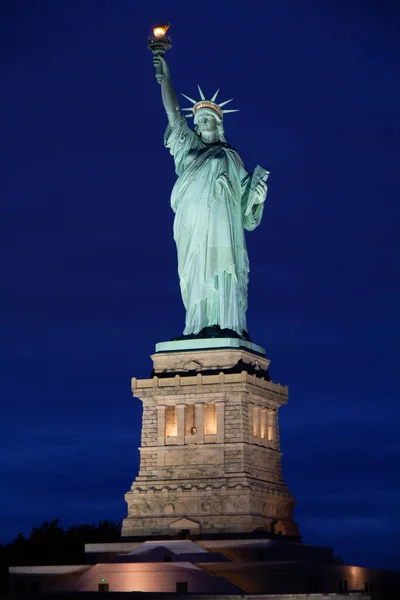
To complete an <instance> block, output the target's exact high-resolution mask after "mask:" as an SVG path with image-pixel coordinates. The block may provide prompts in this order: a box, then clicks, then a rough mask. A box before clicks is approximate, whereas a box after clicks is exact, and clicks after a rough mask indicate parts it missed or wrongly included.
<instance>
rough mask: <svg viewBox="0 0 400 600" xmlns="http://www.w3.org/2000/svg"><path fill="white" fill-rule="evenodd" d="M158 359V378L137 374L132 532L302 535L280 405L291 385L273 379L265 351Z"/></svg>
mask: <svg viewBox="0 0 400 600" xmlns="http://www.w3.org/2000/svg"><path fill="white" fill-rule="evenodd" d="M204 341H207V342H209V341H210V340H185V341H183V342H179V343H180V344H182V343H184V344H186V345H187V344H188V343H189V342H195V343H198V342H204ZM216 341H218V342H219V343H221V339H218V340H216ZM234 341H235V342H240V343H241V344H242V343H243V342H245V341H243V340H234ZM167 343H168V344H177V343H178V342H167ZM223 343H225V341H224V342H223ZM245 343H248V344H250V342H245ZM158 347H159V345H158V346H157V348H158ZM257 348H261V347H260V346H257ZM152 359H153V364H154V371H153V373H154V376H153V377H152V379H145V380H137V379H135V378H134V379H133V380H132V391H133V393H134V395H135V396H137V397H139V398H140V399H141V400H142V402H143V425H142V445H141V448H140V455H141V458H140V471H139V475H138V477H137V478H136V479H135V481H134V483H133V484H132V488H131V490H130V491H129V492H127V494H126V496H125V499H126V501H127V503H128V516H127V518H126V519H124V521H123V526H122V535H123V536H137V535H141V536H154V535H168V533H170V534H175V533H176V530H177V529H178V530H179V529H182V530H189V531H190V532H192V533H198V534H214V533H215V534H219V533H233V532H235V533H245V532H252V531H255V530H261V531H266V532H272V533H281V534H283V535H289V536H291V537H292V536H298V529H297V524H296V523H295V522H294V521H293V507H294V499H293V497H292V495H291V494H290V492H289V490H288V488H287V486H286V484H285V483H284V481H283V479H282V472H281V452H280V445H279V426H278V409H279V407H280V406H281V405H282V404H285V403H286V402H287V388H286V387H285V386H281V385H280V384H275V383H273V382H272V381H270V379H269V377H268V365H269V361H268V360H267V359H266V358H265V356H262V355H260V354H258V353H257V354H255V353H254V352H251V351H248V349H244V348H237V347H229V348H226V347H223V348H215V349H214V348H212V349H210V348H207V349H201V348H198V349H196V350H190V349H188V348H185V349H184V350H181V351H180V352H179V351H175V352H165V351H162V352H157V353H156V354H154V355H153V356H152Z"/></svg>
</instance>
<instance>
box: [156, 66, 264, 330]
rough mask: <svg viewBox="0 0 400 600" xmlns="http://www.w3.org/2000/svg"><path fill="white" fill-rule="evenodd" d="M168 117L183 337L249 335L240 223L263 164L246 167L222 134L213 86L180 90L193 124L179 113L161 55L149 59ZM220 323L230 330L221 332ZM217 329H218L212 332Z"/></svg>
mask: <svg viewBox="0 0 400 600" xmlns="http://www.w3.org/2000/svg"><path fill="white" fill-rule="evenodd" d="M153 62H154V65H155V67H156V79H157V81H158V83H160V84H161V91H162V100H163V104H164V108H165V111H166V113H167V117H168V127H167V130H166V132H165V146H166V147H167V148H168V149H169V151H170V153H171V154H172V156H173V157H174V161H175V170H176V174H177V176H178V179H177V181H176V183H175V185H174V188H173V190H172V194H171V206H172V209H173V211H174V213H175V220H174V239H175V242H176V247H177V252H178V273H179V278H180V287H181V293H182V299H183V303H184V306H185V309H186V324H185V330H184V332H183V333H184V336H190V337H194V336H197V335H199V337H214V334H213V333H212V332H215V331H219V332H221V330H222V333H224V334H226V337H232V333H233V332H235V334H234V335H236V336H240V337H243V338H245V339H249V337H248V334H247V326H246V310H247V286H248V274H249V260H248V256H247V249H246V241H245V237H244V229H246V230H247V231H251V230H253V229H254V228H255V227H257V226H258V225H259V224H260V221H261V218H262V214H263V207H264V201H265V198H266V195H267V184H266V182H265V179H266V178H267V176H268V171H265V170H264V169H262V168H261V167H256V170H255V172H254V174H253V176H252V174H250V173H248V172H247V171H246V169H245V167H244V165H243V162H242V160H241V158H240V156H239V154H238V152H237V151H236V150H234V149H233V148H231V147H230V146H229V145H228V144H227V143H226V140H225V136H224V127H223V115H224V113H227V112H236V111H235V110H223V109H222V106H224V105H225V104H227V103H228V102H230V100H228V101H226V102H222V103H221V104H217V103H216V98H217V94H218V91H217V92H216V93H215V94H214V96H213V97H212V98H211V99H210V100H207V99H206V98H205V96H204V94H203V92H202V91H201V89H200V87H199V92H200V98H201V99H200V101H198V102H197V101H196V100H193V99H192V98H189V97H188V96H185V97H186V98H187V99H188V100H189V101H190V102H191V103H192V104H193V106H192V107H191V108H190V109H183V110H187V111H189V112H190V114H189V116H193V117H194V124H195V129H194V131H193V130H192V129H191V128H190V127H189V126H188V124H187V121H186V118H185V115H183V114H182V112H181V109H180V106H179V102H178V99H177V95H176V93H175V91H174V88H173V86H172V82H171V77H170V72H169V67H168V64H167V62H166V60H165V58H164V57H163V56H162V55H155V56H154V59H153ZM223 330H230V331H229V332H226V331H225V332H224V331H223ZM217 335H218V334H217Z"/></svg>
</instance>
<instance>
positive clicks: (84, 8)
mask: <svg viewBox="0 0 400 600" xmlns="http://www.w3.org/2000/svg"><path fill="white" fill-rule="evenodd" d="M0 5H1V14H0V29H1V30H0V39H1V41H0V46H1V47H0V87H1V94H0V131H1V137H0V143H1V163H0V165H1V166H0V198H1V214H0V240H1V241H0V243H1V246H2V258H3V260H2V267H1V288H2V290H1V295H0V302H1V321H0V322H1V334H0V335H1V417H0V420H1V422H0V481H1V494H0V543H2V542H5V541H11V540H12V539H13V538H14V536H15V535H16V534H17V533H18V532H19V531H22V532H24V533H26V534H27V533H29V531H30V529H31V527H32V526H33V525H40V524H41V522H42V521H43V520H50V519H53V518H56V517H59V518H60V519H61V522H62V524H64V525H69V524H80V523H85V522H92V521H96V520H98V519H120V518H122V517H124V516H125V514H126V513H125V502H124V500H123V495H124V493H125V491H127V490H128V489H129V487H130V484H131V481H132V479H133V478H134V476H135V474H136V471H137V468H138V455H139V453H138V450H137V448H138V446H139V444H140V427H141V403H140V401H139V400H137V399H133V398H132V396H131V392H130V378H131V377H132V376H136V377H148V376H149V374H150V371H151V368H152V363H151V360H150V354H151V353H152V352H153V351H154V346H155V343H156V342H159V341H166V340H169V339H171V338H173V337H175V336H177V335H179V334H181V332H182V330H183V326H184V310H183V306H182V303H181V298H180V291H179V282H178V276H177V260H176V250H175V245H174V241H173V237H172V222H173V213H172V210H171V208H170V204H169V197H170V191H171V189H172V186H173V184H174V181H175V173H174V166H173V161H172V157H171V156H170V155H169V153H168V151H167V150H166V149H165V148H164V147H163V133H164V129H165V126H166V116H165V114H164V111H163V107H162V103H161V98H160V88H159V86H158V85H157V83H156V81H155V77H154V69H153V65H152V59H151V54H150V52H149V51H148V49H147V46H146V42H147V36H148V34H149V33H150V30H151V27H152V26H153V25H154V24H156V23H157V22H159V21H160V20H167V21H171V23H172V26H171V29H170V35H171V37H172V42H173V48H172V50H171V52H170V53H169V56H168V59H169V63H170V67H171V72H172V76H173V81H174V84H175V87H176V89H177V91H178V92H184V93H186V94H187V95H189V96H195V97H197V87H196V85H197V83H199V84H200V85H201V87H202V88H203V90H204V92H205V93H206V95H207V96H208V97H209V96H210V95H211V94H213V93H214V91H215V90H216V89H217V88H218V87H220V88H221V92H220V96H219V98H220V99H221V100H225V99H228V98H231V97H234V103H232V107H233V108H240V109H241V111H240V112H239V113H235V114H232V115H227V116H226V122H225V131H226V137H227V141H228V142H229V143H230V144H231V145H232V146H234V147H235V148H237V149H238V150H239V152H240V154H241V156H242V158H243V160H244V162H245V164H246V166H247V168H248V169H249V170H251V169H253V168H254V166H255V165H256V164H257V163H258V164H261V165H262V166H264V167H265V168H266V169H268V170H269V171H271V176H270V179H269V193H268V198H267V203H266V207H265V212H264V218H263V222H262V224H261V226H260V227H259V228H258V229H257V230H255V231H253V232H251V233H249V234H248V235H247V241H248V249H249V256H250V264H251V273H250V287H249V310H248V325H249V332H250V335H251V337H252V339H253V341H254V342H255V343H258V344H260V345H262V346H264V347H266V348H267V355H268V357H269V358H270V359H271V361H272V363H271V368H270V374H271V377H272V378H273V380H274V381H276V382H281V383H284V384H288V385H289V391H290V394H289V404H288V406H287V407H284V408H283V409H282V410H281V412H280V415H281V417H280V418H281V421H280V425H281V444H282V451H283V453H284V459H283V460H284V465H283V466H284V477H285V480H286V481H287V483H288V485H289V489H290V490H291V492H292V493H293V494H294V496H295V497H296V499H297V507H296V520H297V521H298V522H299V525H300V529H301V531H302V534H303V540H304V541H305V542H308V543H315V544H321V545H329V546H333V547H334V549H335V552H336V554H338V555H340V556H341V557H342V558H343V559H344V560H345V561H346V562H348V563H350V564H360V565H366V566H375V567H380V568H397V569H400V558H399V554H398V552H397V551H396V550H397V546H398V536H399V535H400V516H399V510H398V508H399V505H400V485H399V464H400V445H399V442H398V428H399V416H400V409H399V398H398V370H399V365H398V360H399V350H398V348H399V334H400V322H399V306H400V285H399V278H398V272H399V258H400V242H399V227H398V225H399V220H400V207H399V168H398V164H399V151H400V143H399V141H400V119H399V106H400V80H399V74H398V69H396V64H397V63H398V61H399V42H398V38H397V36H398V27H399V18H400V16H399V9H396V8H395V5H396V3H395V2H394V1H393V3H391V2H385V1H383V0H376V1H372V0H353V1H352V2H349V1H348V0H335V1H334V0H324V1H321V0H315V1H312V0H310V1H306V0H246V1H244V0H241V1H232V0H230V1H229V2H228V1H226V2H210V3H209V4H207V3H204V2H202V3H196V2H183V1H179V2H178V1H172V0H170V1H166V0H164V1H161V0H151V1H150V0H149V1H147V2H145V1H144V0H143V1H140V2H139V1H135V0H118V1H111V0H56V1H54V0H40V2H30V1H28V0H26V1H19V0H9V1H5V0H3V1H2V2H1V3H0ZM182 100H183V102H182V106H187V101H186V100H184V99H182Z"/></svg>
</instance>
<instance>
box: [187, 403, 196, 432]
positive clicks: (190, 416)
mask: <svg viewBox="0 0 400 600" xmlns="http://www.w3.org/2000/svg"><path fill="white" fill-rule="evenodd" d="M194 426H195V425H194V404H187V405H186V406H185V435H192V434H193V433H194V431H193V428H194Z"/></svg>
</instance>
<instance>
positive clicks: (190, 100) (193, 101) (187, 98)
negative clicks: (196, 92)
mask: <svg viewBox="0 0 400 600" xmlns="http://www.w3.org/2000/svg"><path fill="white" fill-rule="evenodd" d="M181 94H182V96H184V97H185V98H186V100H189V102H191V103H192V104H196V102H197V100H193V98H189V96H186V94H183V93H182V92H181Z"/></svg>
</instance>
